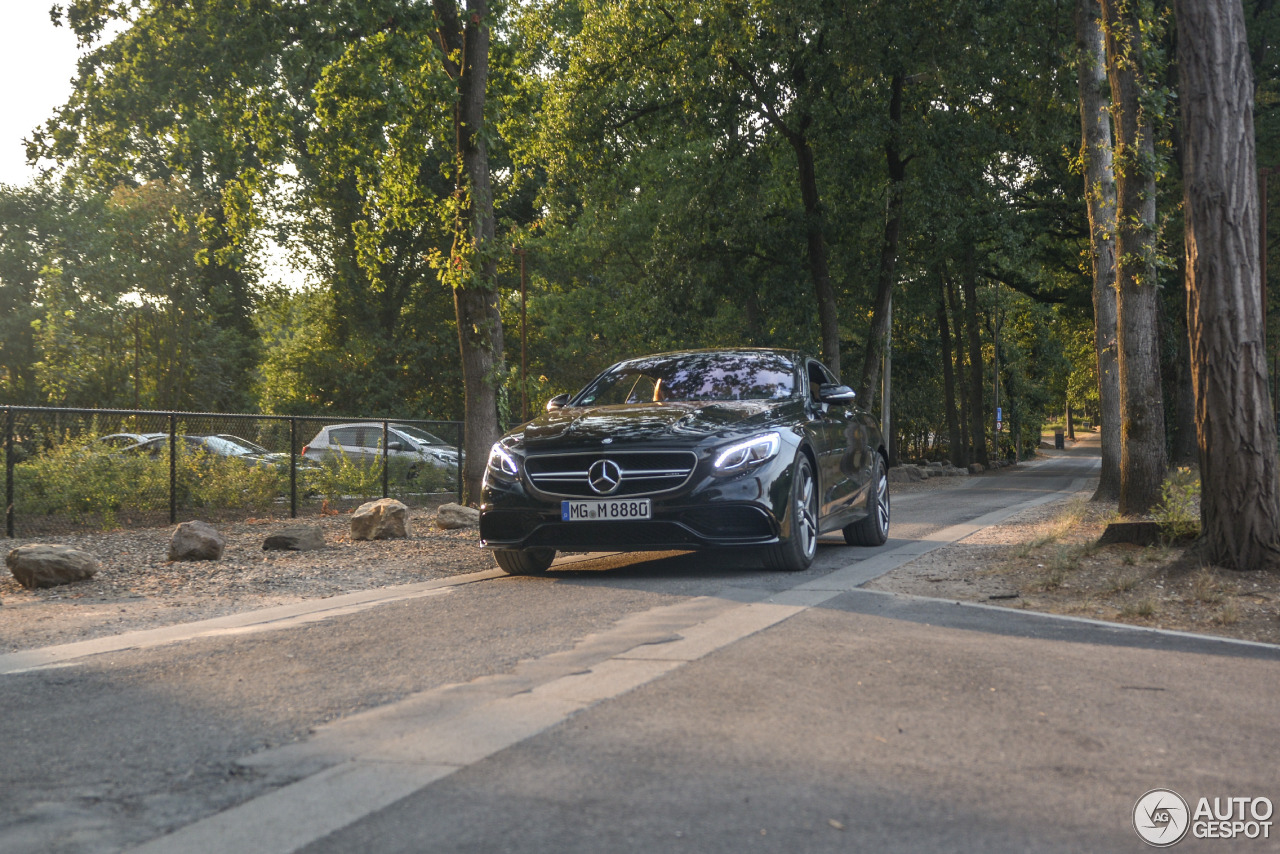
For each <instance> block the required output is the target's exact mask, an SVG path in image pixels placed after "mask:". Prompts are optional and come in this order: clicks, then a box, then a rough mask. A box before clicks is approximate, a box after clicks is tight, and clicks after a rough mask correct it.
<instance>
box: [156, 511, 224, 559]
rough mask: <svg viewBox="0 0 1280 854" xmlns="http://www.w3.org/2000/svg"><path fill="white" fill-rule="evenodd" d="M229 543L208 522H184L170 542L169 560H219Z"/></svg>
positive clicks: (175, 531)
mask: <svg viewBox="0 0 1280 854" xmlns="http://www.w3.org/2000/svg"><path fill="white" fill-rule="evenodd" d="M226 547H227V541H226V540H224V539H223V538H222V535H221V534H219V533H218V529H217V528H215V527H213V526H212V525H210V524H209V523H208V522H198V521H197V522H183V523H181V524H180V525H178V527H177V528H174V530H173V537H172V538H171V539H170V540H169V560H218V559H219V558H221V557H222V551H223V549H225V548H226Z"/></svg>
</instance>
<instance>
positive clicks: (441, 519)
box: [436, 504, 480, 531]
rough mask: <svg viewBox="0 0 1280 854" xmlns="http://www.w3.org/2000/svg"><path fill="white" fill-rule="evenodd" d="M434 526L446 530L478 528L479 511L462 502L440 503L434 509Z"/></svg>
mask: <svg viewBox="0 0 1280 854" xmlns="http://www.w3.org/2000/svg"><path fill="white" fill-rule="evenodd" d="M436 527H437V528H443V529H445V530H446V531H449V530H453V529H454V528H478V527H480V511H479V510H477V509H476V508H474V507H467V506H465V505H463V504H441V505H440V509H439V510H437V511H436Z"/></svg>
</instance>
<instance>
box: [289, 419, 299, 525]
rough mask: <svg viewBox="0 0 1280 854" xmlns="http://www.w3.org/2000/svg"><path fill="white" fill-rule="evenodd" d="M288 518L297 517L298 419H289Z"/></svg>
mask: <svg viewBox="0 0 1280 854" xmlns="http://www.w3.org/2000/svg"><path fill="white" fill-rule="evenodd" d="M289 518H290V519H297V518H298V419H296V418H292V417H291V418H290V419H289Z"/></svg>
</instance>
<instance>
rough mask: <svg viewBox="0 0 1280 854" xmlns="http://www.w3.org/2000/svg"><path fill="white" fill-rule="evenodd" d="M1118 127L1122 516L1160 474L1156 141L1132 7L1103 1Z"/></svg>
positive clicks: (1147, 496) (1137, 507)
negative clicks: (1144, 105) (1145, 102)
mask: <svg viewBox="0 0 1280 854" xmlns="http://www.w3.org/2000/svg"><path fill="white" fill-rule="evenodd" d="M1102 10H1103V15H1104V17H1105V19H1106V22H1107V26H1106V48H1107V76H1108V79H1109V81H1110V83H1111V98H1112V101H1113V109H1114V113H1113V119H1114V121H1115V126H1116V150H1115V168H1116V198H1117V205H1116V222H1117V228H1116V318H1117V323H1116V331H1117V338H1118V341H1119V345H1120V513H1121V514H1122V515H1125V516H1132V515H1140V514H1143V513H1146V512H1147V511H1149V510H1150V509H1151V507H1152V506H1153V505H1155V504H1156V503H1157V502H1158V501H1159V500H1160V487H1161V485H1162V484H1163V482H1164V474H1165V431H1164V398H1163V392H1162V390H1161V384H1160V335H1159V326H1158V317H1159V315H1158V312H1159V292H1158V291H1157V289H1156V266H1155V256H1156V245H1155V239H1156V233H1155V224H1156V179H1155V140H1154V138H1153V134H1154V128H1153V127H1152V124H1151V120H1150V116H1148V115H1147V113H1146V111H1145V110H1144V109H1143V108H1142V107H1141V104H1140V99H1141V95H1142V93H1143V84H1144V75H1145V65H1144V60H1143V45H1142V34H1141V29H1140V27H1141V22H1140V21H1139V19H1138V12H1137V10H1136V9H1134V8H1133V7H1131V6H1130V5H1128V4H1122V3H1121V2H1120V0H1102Z"/></svg>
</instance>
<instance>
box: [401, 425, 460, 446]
mask: <svg viewBox="0 0 1280 854" xmlns="http://www.w3.org/2000/svg"><path fill="white" fill-rule="evenodd" d="M391 426H393V427H395V428H396V429H397V430H399V431H400V432H401V433H403V434H405V435H406V436H408V437H409V438H410V439H416V440H417V441H419V442H421V443H422V444H424V445H448V444H449V443H448V442H446V441H445V440H444V439H441V438H440V437H439V436H433V435H431V434H430V433H428V432H427V431H426V430H422V429H419V428H417V427H410V426H408V425H407V424H393V425H391ZM451 447H452V446H451Z"/></svg>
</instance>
